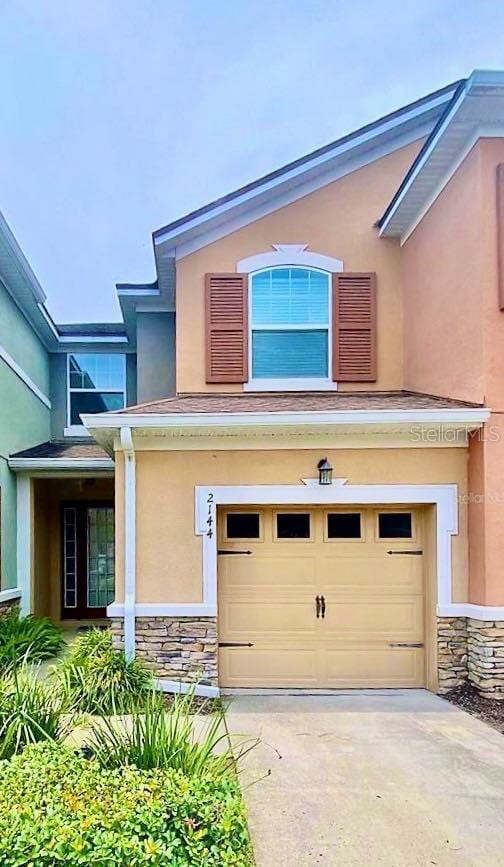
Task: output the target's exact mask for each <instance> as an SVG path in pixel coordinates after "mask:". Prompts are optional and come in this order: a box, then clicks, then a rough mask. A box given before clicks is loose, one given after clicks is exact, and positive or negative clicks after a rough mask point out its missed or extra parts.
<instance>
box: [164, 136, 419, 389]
mask: <svg viewBox="0 0 504 867" xmlns="http://www.w3.org/2000/svg"><path fill="white" fill-rule="evenodd" d="M420 144H421V143H420V142H418V143H414V144H412V145H409V146H408V147H404V148H402V149H400V150H398V151H396V152H395V153H393V154H390V155H389V156H386V157H383V158H381V159H378V160H376V162H374V163H372V164H371V165H368V166H365V167H363V168H361V169H359V170H357V171H354V172H353V173H351V174H349V175H346V177H343V178H340V179H339V180H337V181H334V182H333V183H331V184H328V186H326V187H324V188H323V189H321V190H318V191H316V192H314V193H311V194H310V195H307V196H305V197H304V198H302V199H299V200H298V201H297V202H294V203H292V204H290V205H287V206H286V207H283V208H280V209H279V210H277V211H275V212H274V213H272V214H269V215H268V216H266V217H263V218H261V219H259V220H256V222H254V223H252V224H250V225H249V226H246V227H245V228H243V229H240V230H239V231H236V232H233V233H232V234H231V235H228V236H227V237H225V238H222V239H221V240H218V241H214V242H213V243H212V244H210V245H209V246H207V247H205V248H203V249H202V250H198V251H197V252H195V253H192V254H191V255H189V256H186V257H185V258H183V259H181V260H180V261H179V262H178V263H177V391H178V392H201V391H224V390H226V391H233V390H234V391H239V390H241V388H242V386H240V385H238V386H233V385H227V386H222V385H217V386H216V385H214V386H212V385H207V384H206V383H205V333H204V324H205V322H204V303H203V302H204V275H205V274H206V273H207V272H217V271H224V272H233V271H235V270H236V263H237V262H238V261H239V260H240V259H243V258H244V257H246V256H251V255H253V254H255V253H262V252H265V251H268V250H271V245H272V244H275V243H276V244H278V243H284V244H287V243H304V244H308V245H309V249H310V250H312V251H314V252H317V253H323V254H325V255H327V256H333V257H335V258H337V259H341V260H343V263H344V267H345V270H348V271H376V273H377V277H378V288H377V293H378V295H377V298H378V301H377V306H378V335H379V337H378V380H377V382H376V383H371V384H369V386H368V384H367V383H366V388H368V387H369V388H376V389H394V388H401V387H402V312H401V310H402V305H401V293H400V262H399V258H400V248H399V245H398V243H397V242H396V241H394V240H386V239H380V238H379V236H378V232H377V230H376V229H375V228H373V224H374V223H375V221H376V220H377V219H378V217H379V216H380V215H381V214H382V213H383V211H384V209H385V207H386V205H387V203H388V202H389V201H390V199H391V197H392V195H393V193H394V192H395V190H396V189H397V187H398V185H399V183H400V181H401V180H402V178H403V176H404V174H405V173H406V171H407V169H408V167H409V165H410V164H411V161H412V160H413V159H414V157H415V155H416V154H417V152H418V150H419V148H420ZM341 388H342V389H345V390H353V389H357V390H359V389H360V390H362V384H360V385H359V384H358V383H356V384H354V383H345V384H344V385H342V386H341Z"/></svg>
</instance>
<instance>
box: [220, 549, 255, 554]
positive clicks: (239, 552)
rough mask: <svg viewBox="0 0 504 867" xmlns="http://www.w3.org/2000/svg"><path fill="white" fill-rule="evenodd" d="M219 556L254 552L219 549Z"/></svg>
mask: <svg viewBox="0 0 504 867" xmlns="http://www.w3.org/2000/svg"><path fill="white" fill-rule="evenodd" d="M217 554H252V551H224V550H223V549H222V548H218V550H217Z"/></svg>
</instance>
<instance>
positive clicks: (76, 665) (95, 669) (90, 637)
mask: <svg viewBox="0 0 504 867" xmlns="http://www.w3.org/2000/svg"><path fill="white" fill-rule="evenodd" d="M56 673H57V677H58V680H59V683H60V684H61V685H62V687H63V688H64V690H65V691H66V693H67V695H68V696H69V697H70V699H71V701H72V704H73V706H74V707H75V709H76V710H78V711H82V712H87V713H94V714H103V715H108V714H120V713H129V712H131V711H133V710H134V709H135V708H137V707H139V706H140V705H141V704H142V703H143V701H144V700H145V698H146V696H147V695H149V694H150V692H151V690H152V687H153V679H152V675H151V673H150V672H149V670H148V669H147V668H146V667H145V666H144V665H143V664H142V663H141V662H140V661H139V660H137V659H133V660H127V659H126V658H125V656H124V653H123V652H122V651H120V650H116V649H115V648H114V647H113V645H112V633H111V632H110V630H108V629H105V630H104V629H90V630H89V631H88V632H85V633H83V634H82V635H79V636H78V638H77V639H76V640H75V642H74V644H73V645H72V647H71V650H70V653H69V654H68V656H67V657H66V658H65V659H64V660H63V661H62V663H61V665H59V666H58V668H57V672H56Z"/></svg>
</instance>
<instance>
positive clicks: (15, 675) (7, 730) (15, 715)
mask: <svg viewBox="0 0 504 867" xmlns="http://www.w3.org/2000/svg"><path fill="white" fill-rule="evenodd" d="M68 710H69V707H68V705H67V702H66V696H64V695H63V694H62V692H61V690H59V689H58V688H55V686H54V684H51V683H49V682H48V681H42V680H40V679H39V677H38V672H37V671H36V670H33V668H31V667H30V666H28V665H27V664H26V663H25V664H24V665H23V666H21V667H19V668H16V667H12V668H10V669H9V670H8V671H7V672H5V673H4V674H3V675H2V676H1V677H0V758H1V759H6V758H10V757H11V756H12V755H15V754H16V753H18V752H20V751H21V750H22V749H23V747H24V746H25V745H26V744H34V743H37V742H38V741H61V740H63V739H64V737H65V736H66V735H67V734H68V731H69V728H68V725H69V724H70V720H68V725H67V724H66V722H65V719H66V718H65V717H64V714H65V713H66V712H67V711H68ZM0 863H1V862H0Z"/></svg>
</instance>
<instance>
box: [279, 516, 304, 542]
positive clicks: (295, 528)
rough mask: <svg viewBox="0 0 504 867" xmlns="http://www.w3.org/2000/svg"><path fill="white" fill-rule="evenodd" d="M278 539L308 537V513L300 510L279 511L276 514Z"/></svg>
mask: <svg viewBox="0 0 504 867" xmlns="http://www.w3.org/2000/svg"><path fill="white" fill-rule="evenodd" d="M277 538H278V539H309V538H310V515H309V514H304V513H303V514H302V513H300V512H285V513H281V512H279V513H278V515H277Z"/></svg>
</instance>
